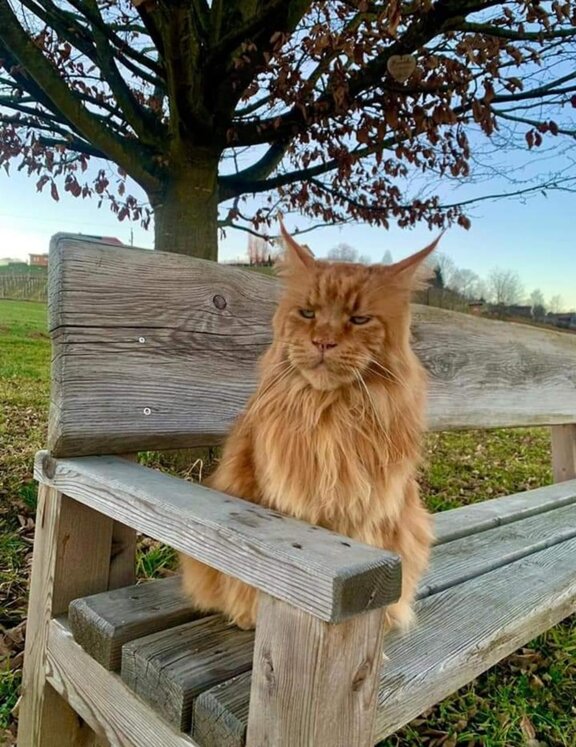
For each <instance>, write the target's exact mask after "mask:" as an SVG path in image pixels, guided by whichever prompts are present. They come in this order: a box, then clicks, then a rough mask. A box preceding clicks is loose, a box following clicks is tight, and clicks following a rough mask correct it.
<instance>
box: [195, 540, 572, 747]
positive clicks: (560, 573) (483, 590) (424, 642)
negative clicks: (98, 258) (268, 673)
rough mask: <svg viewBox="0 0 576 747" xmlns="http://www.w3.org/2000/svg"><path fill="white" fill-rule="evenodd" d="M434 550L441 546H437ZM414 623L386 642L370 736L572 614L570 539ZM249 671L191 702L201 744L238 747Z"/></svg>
mask: <svg viewBox="0 0 576 747" xmlns="http://www.w3.org/2000/svg"><path fill="white" fill-rule="evenodd" d="M439 549H440V548H439ZM416 606H417V615H418V620H417V626H416V628H415V629H413V630H412V631H410V632H409V633H407V634H405V635H404V636H402V635H398V634H396V633H391V634H389V635H388V636H387V637H385V639H384V651H385V653H386V656H387V661H386V662H385V663H384V666H383V669H382V675H381V679H380V688H379V698H378V711H377V715H376V729H375V735H374V739H375V741H377V740H380V739H384V738H385V737H386V736H388V735H390V734H392V733H393V732H394V731H396V730H397V729H399V728H401V727H402V726H404V724H406V723H408V722H409V721H411V720H412V719H413V718H416V717H417V716H418V715H420V714H421V713H423V712H424V711H425V710H426V709H427V708H429V707H430V706H432V705H434V704H435V703H437V702H439V701H440V700H442V699H443V698H445V697H447V696H448V695H450V693H452V692H454V691H455V690H457V689H458V688H460V687H462V686H463V685H465V684H466V683H468V682H470V681H471V680H473V679H474V678H475V677H477V676H478V675H479V674H481V673H482V672H483V671H485V670H486V669H488V668H489V667H491V666H493V665H494V664H496V663H497V662H498V661H499V660H500V659H502V658H503V657H504V656H507V655H508V654H510V653H512V651H514V650H516V649H517V648H518V647H520V646H522V645H523V644H525V643H526V642H527V641H529V640H531V639H532V638H533V637H535V636H536V635H538V634H539V633H541V632H543V631H545V630H547V629H548V628H550V627H552V626H553V625H555V624H556V623H558V622H559V621H560V620H562V619H563V618H565V617H567V616H568V615H570V614H572V613H573V612H574V611H576V540H575V539H572V540H568V541H566V542H563V543H561V544H558V545H555V546H553V547H550V548H547V549H545V550H542V551H540V552H538V553H535V554H533V555H530V556H529V557H526V558H523V559H521V560H518V561H516V562H514V563H512V564H511V565H508V566H505V567H502V568H498V569H496V570H494V571H491V572H490V573H487V574H485V575H483V576H480V577H477V578H474V579H471V580H469V581H467V582H465V583H463V584H460V585H458V586H455V587H452V588H450V589H447V590H446V591H442V592H440V593H438V594H435V595H433V596H430V597H428V598H426V599H423V600H421V601H419V602H417V605H416ZM251 679H252V678H251V675H250V673H247V674H244V675H240V676H239V677H236V678H235V679H233V680H230V681H228V682H225V683H223V684H221V685H219V686H218V687H215V688H213V689H212V690H209V691H207V692H205V693H203V694H202V695H201V696H200V697H199V698H198V699H197V701H196V704H195V713H194V719H195V723H196V728H197V731H196V732H195V737H196V739H197V740H198V741H199V742H200V744H202V745H203V747H220V745H225V747H243V745H244V742H243V740H244V735H245V730H246V724H247V716H248V708H249V698H250V687H251Z"/></svg>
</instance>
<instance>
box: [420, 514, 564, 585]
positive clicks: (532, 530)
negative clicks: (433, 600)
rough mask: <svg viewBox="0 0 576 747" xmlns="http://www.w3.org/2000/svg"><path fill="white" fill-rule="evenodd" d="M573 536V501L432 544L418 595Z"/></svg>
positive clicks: (458, 581)
mask: <svg viewBox="0 0 576 747" xmlns="http://www.w3.org/2000/svg"><path fill="white" fill-rule="evenodd" d="M573 537H576V503H572V504H571V505H568V506H564V507H562V508H557V509H555V510H553V511H548V512H546V513H545V514H537V515H536V516H531V517H528V518H527V519H523V520H521V521H514V522H511V523H507V524H504V525H503V526H500V527H496V528H494V529H489V530H488V531H485V532H480V533H478V534H472V535H470V536H467V537H462V538H460V539H456V540H452V541H451V542H445V543H443V544H441V545H438V546H436V547H435V548H434V551H433V552H432V559H431V563H430V569H429V571H428V572H427V573H426V575H425V576H424V578H423V579H422V582H421V583H420V585H419V587H418V596H419V597H420V598H422V597H427V596H430V595H431V594H437V593H438V592H439V591H443V590H444V589H448V588H450V587H451V586H456V585H458V584H462V583H464V582H465V581H467V580H469V579H471V578H474V577H477V576H481V575H482V574H484V573H488V572H489V571H491V570H494V569H495V568H500V567H501V566H504V565H508V564H510V563H513V562H514V561H515V560H519V559H520V558H523V557H526V556H527V555H532V554H533V553H536V552H539V551H540V550H544V549H545V548H546V547H552V546H553V545H556V544H558V543H559V542H564V541H566V540H568V539H572V538H573Z"/></svg>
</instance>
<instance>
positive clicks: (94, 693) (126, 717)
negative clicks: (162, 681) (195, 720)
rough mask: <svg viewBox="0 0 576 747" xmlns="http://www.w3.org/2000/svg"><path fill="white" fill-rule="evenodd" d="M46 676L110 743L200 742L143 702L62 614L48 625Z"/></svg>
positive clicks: (140, 746)
mask: <svg viewBox="0 0 576 747" xmlns="http://www.w3.org/2000/svg"><path fill="white" fill-rule="evenodd" d="M48 681H49V682H50V683H51V685H52V686H53V687H54V689H55V690H56V691H58V693H60V695H61V696H62V697H63V698H65V699H66V700H67V701H68V702H69V703H70V705H71V706H72V707H73V708H74V710H75V711H76V712H77V713H78V714H79V715H80V716H81V717H82V718H83V719H84V720H85V721H86V722H87V723H88V724H90V726H91V727H92V729H94V731H95V732H96V733H97V734H98V735H99V736H100V737H101V738H102V740H106V742H105V743H109V744H110V745H111V747H200V745H198V744H197V743H196V742H195V741H194V740H192V738H190V737H188V736H186V735H185V734H181V733H177V732H176V731H175V730H174V729H172V728H171V727H170V726H169V725H168V724H167V723H166V722H165V721H164V719H162V718H160V717H159V716H157V715H156V714H155V713H154V711H152V709H150V708H149V707H148V706H147V705H146V704H145V703H142V701H141V700H140V699H139V698H138V697H137V696H136V695H134V693H133V692H132V691H131V690H130V688H129V687H127V686H126V685H125V684H124V682H122V680H121V679H120V677H118V675H116V674H113V673H112V672H108V671H107V670H106V669H104V668H103V667H101V666H100V664H98V663H97V662H96V661H94V659H92V658H91V657H90V656H89V655H88V654H87V653H86V652H85V651H84V650H83V649H82V648H81V647H80V646H79V645H78V644H77V643H76V642H75V641H74V639H73V637H72V633H71V632H70V630H69V629H68V628H67V626H66V623H65V621H63V620H60V619H58V620H52V622H51V623H50V628H49V637H48ZM77 720H78V719H77V718H76V721H77ZM46 744H49V745H50V747H64V745H66V747H67V745H68V743H66V742H56V741H52V742H47V743H46Z"/></svg>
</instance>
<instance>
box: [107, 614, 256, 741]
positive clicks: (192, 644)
mask: <svg viewBox="0 0 576 747" xmlns="http://www.w3.org/2000/svg"><path fill="white" fill-rule="evenodd" d="M253 650H254V633H253V631H250V630H239V629H238V628H237V627H235V626H233V625H231V624H230V623H228V622H227V621H226V620H225V619H224V618H223V617H222V616H220V615H211V616H210V617H205V618H203V619H202V620H196V621H195V622H191V623H187V624H185V625H179V626H178V627H177V628H171V629H170V630H163V631H161V632H159V633H154V634H153V635H149V636H146V637H145V638H139V639H138V640H135V641H131V642H130V643H127V644H126V645H125V646H124V647H123V648H122V679H123V680H124V682H126V684H127V685H128V686H129V687H130V689H131V690H133V691H134V692H135V693H136V694H137V695H139V696H140V697H141V698H142V699H143V700H145V701H146V702H147V703H149V704H150V705H151V706H152V707H153V708H154V709H155V710H156V711H157V712H158V713H159V714H160V715H161V716H162V717H163V718H165V719H166V721H168V722H169V723H170V724H172V726H174V727H175V728H177V729H180V730H181V731H190V728H191V721H192V705H193V702H194V699H195V698H196V697H197V696H198V695H199V694H200V693H201V692H203V691H204V690H207V689H208V688H209V687H212V686H213V685H216V684H218V683H220V682H223V681H224V680H226V679H229V678H230V677H234V676H235V675H237V674H240V673H242V672H245V671H247V670H248V669H250V668H251V666H252V653H253Z"/></svg>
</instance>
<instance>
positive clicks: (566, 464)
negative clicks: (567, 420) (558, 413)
mask: <svg viewBox="0 0 576 747" xmlns="http://www.w3.org/2000/svg"><path fill="white" fill-rule="evenodd" d="M551 431H552V433H551V437H552V474H553V476H554V481H555V482H564V481H565V480H574V479H575V478H576V425H554V426H552V428H551Z"/></svg>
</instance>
